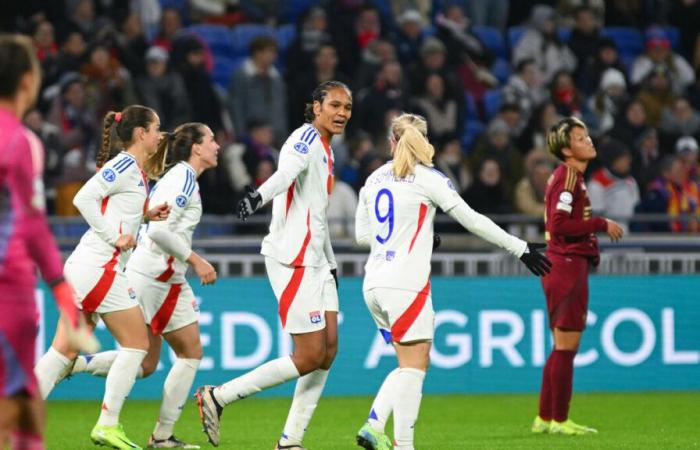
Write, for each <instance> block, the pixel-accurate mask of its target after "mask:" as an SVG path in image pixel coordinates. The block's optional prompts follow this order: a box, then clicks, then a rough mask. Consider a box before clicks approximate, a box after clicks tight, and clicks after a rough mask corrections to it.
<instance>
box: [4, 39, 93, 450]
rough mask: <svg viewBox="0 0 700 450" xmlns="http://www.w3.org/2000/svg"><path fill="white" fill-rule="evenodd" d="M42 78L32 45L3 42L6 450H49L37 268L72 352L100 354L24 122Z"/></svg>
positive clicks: (39, 154)
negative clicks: (38, 364) (37, 368)
mask: <svg viewBox="0 0 700 450" xmlns="http://www.w3.org/2000/svg"><path fill="white" fill-rule="evenodd" d="M40 70H41V69H40V66H39V62H38V60H37V59H36V56H35V53H34V49H33V48H32V44H31V41H30V40H29V39H27V38H26V37H22V36H18V35H5V36H0V74H2V75H1V76H0V142H2V146H3V147H2V151H0V448H5V443H6V440H7V437H8V435H9V434H10V433H13V434H12V448H13V449H43V448H44V443H43V436H42V435H43V432H44V402H43V400H42V398H41V396H40V395H39V389H38V387H37V380H36V378H35V377H34V371H33V370H32V366H33V364H34V349H35V341H36V329H37V326H38V323H37V318H38V317H39V313H38V311H37V309H36V301H35V290H36V275H35V273H36V269H37V266H38V268H39V270H41V275H42V278H43V279H44V281H46V283H47V284H48V285H49V286H50V287H51V290H52V292H53V295H54V297H55V299H56V303H57V304H58V307H59V309H60V310H61V311H62V313H63V317H64V320H65V323H64V324H63V325H64V329H65V331H66V332H67V339H66V340H67V343H66V345H67V347H71V348H77V349H79V350H87V351H94V350H95V349H96V346H97V341H96V340H95V338H94V337H93V336H92V332H91V330H90V329H89V328H88V327H87V326H86V324H85V321H84V320H81V318H80V315H79V312H78V310H77V308H76V307H75V298H74V295H73V291H72V288H71V287H70V286H69V285H68V283H67V282H66V281H65V280H64V279H63V273H62V268H61V255H60V253H59V252H58V248H57V247H56V243H55V242H54V239H53V236H52V235H51V231H50V230H49V226H48V223H47V222H46V214H45V210H44V193H43V185H42V179H43V169H44V162H43V157H44V149H43V148H42V145H41V141H39V138H37V137H36V136H35V135H34V133H32V132H31V131H29V130H28V129H26V128H25V127H24V126H23V125H22V121H21V118H22V117H23V116H24V114H25V113H26V112H27V110H28V109H29V108H31V106H32V105H33V104H34V101H35V100H36V96H37V93H38V92H39V86H40V84H41V72H40ZM76 344H77V346H76Z"/></svg>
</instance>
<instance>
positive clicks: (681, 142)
mask: <svg viewBox="0 0 700 450" xmlns="http://www.w3.org/2000/svg"><path fill="white" fill-rule="evenodd" d="M675 147H676V154H677V155H678V158H680V160H681V162H682V163H683V166H684V167H685V171H686V172H687V173H688V178H689V179H690V180H691V181H694V182H695V183H696V184H697V183H698V182H700V164H698V141H697V140H696V139H695V138H694V137H692V136H683V137H681V138H679V139H678V141H677V142H676V146H675Z"/></svg>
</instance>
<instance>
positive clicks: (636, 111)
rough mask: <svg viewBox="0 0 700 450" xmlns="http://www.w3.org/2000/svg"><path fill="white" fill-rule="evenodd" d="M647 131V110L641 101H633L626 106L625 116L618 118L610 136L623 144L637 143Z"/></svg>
mask: <svg viewBox="0 0 700 450" xmlns="http://www.w3.org/2000/svg"><path fill="white" fill-rule="evenodd" d="M647 129H648V126H647V111H646V108H645V106H644V104H643V103H642V102H641V101H639V100H638V99H633V100H631V101H630V102H629V103H627V105H626V106H625V112H624V114H623V115H621V116H620V117H618V118H616V120H615V126H614V127H613V128H612V130H610V133H609V134H610V136H612V137H614V138H616V139H617V140H619V141H622V142H636V141H637V139H639V137H640V135H641V134H642V133H643V132H644V131H646V130H647Z"/></svg>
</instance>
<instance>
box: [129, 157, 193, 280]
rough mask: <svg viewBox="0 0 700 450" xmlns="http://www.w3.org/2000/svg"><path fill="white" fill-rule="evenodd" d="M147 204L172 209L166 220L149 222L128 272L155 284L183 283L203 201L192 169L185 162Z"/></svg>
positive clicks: (165, 178) (158, 186) (164, 179)
mask: <svg viewBox="0 0 700 450" xmlns="http://www.w3.org/2000/svg"><path fill="white" fill-rule="evenodd" d="M149 203H150V204H152V205H160V204H163V203H167V204H168V205H171V206H172V210H171V211H170V215H169V216H168V219H167V220H164V221H158V222H149V223H148V224H147V225H146V227H145V230H146V232H145V233H142V234H141V236H140V237H139V243H138V246H137V247H136V250H135V251H134V254H133V255H132V256H131V259H130V260H129V269H131V270H134V271H136V272H139V273H141V274H143V275H146V276H147V277H151V278H153V279H156V280H158V281H163V282H170V283H183V282H184V281H185V272H187V262H186V260H187V258H189V256H190V254H191V253H192V234H193V233H194V229H195V227H196V226H197V224H198V223H199V220H200V219H201V217H202V199H201V197H200V195H199V184H198V183H197V175H196V173H195V171H194V169H193V168H192V167H191V166H190V165H189V164H187V163H186V162H184V161H180V162H179V163H178V164H176V165H175V166H173V167H172V168H171V169H170V170H168V172H166V174H165V175H163V177H162V178H161V179H160V180H159V181H158V183H156V185H155V186H154V187H153V191H152V192H151V198H150V200H149Z"/></svg>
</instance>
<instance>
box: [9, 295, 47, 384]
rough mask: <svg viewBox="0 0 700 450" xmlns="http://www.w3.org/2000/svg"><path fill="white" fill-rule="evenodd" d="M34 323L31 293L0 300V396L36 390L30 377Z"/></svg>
mask: <svg viewBox="0 0 700 450" xmlns="http://www.w3.org/2000/svg"><path fill="white" fill-rule="evenodd" d="M37 326H38V313H37V310H36V304H35V303H34V296H33V295H32V296H31V298H16V297H15V298H14V299H13V302H12V303H7V301H0V397H3V398H7V397H13V396H15V395H18V394H21V393H27V394H28V395H30V396H32V397H33V396H35V395H37V394H38V393H39V391H38V386H37V382H36V378H35V377H34V353H35V345H36V334H37Z"/></svg>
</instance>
